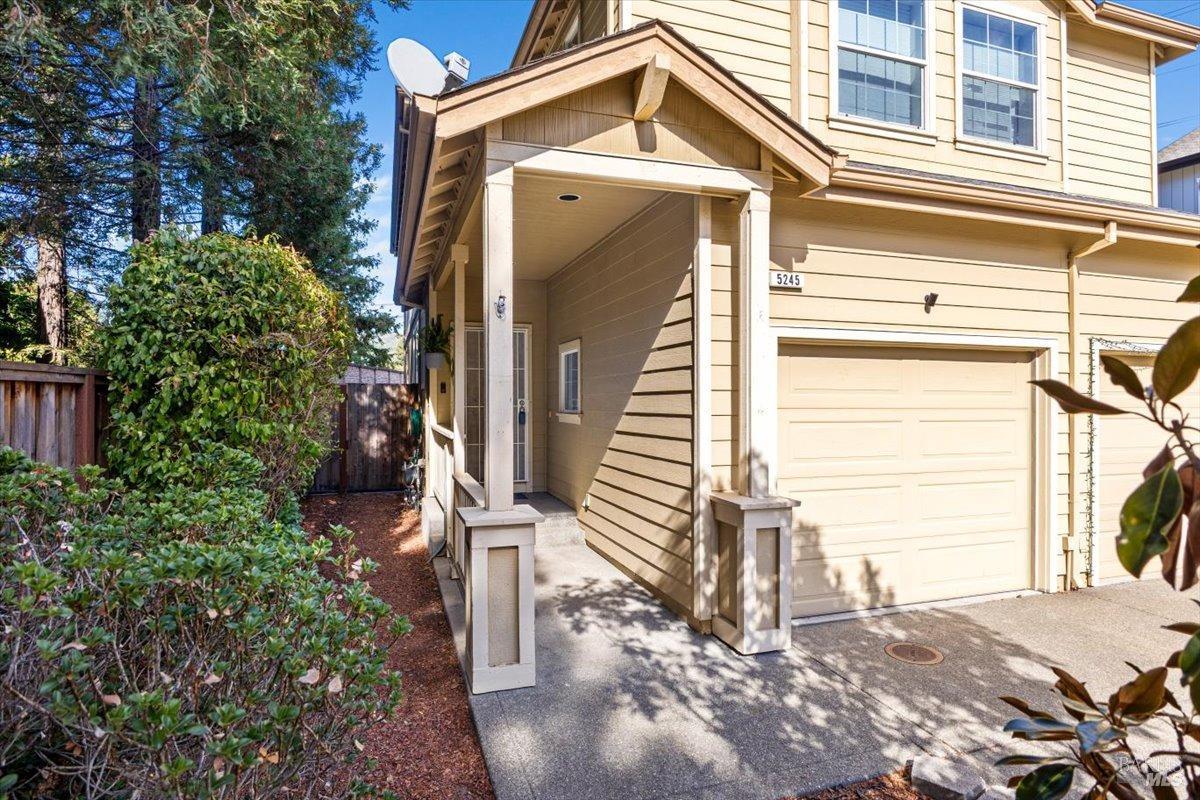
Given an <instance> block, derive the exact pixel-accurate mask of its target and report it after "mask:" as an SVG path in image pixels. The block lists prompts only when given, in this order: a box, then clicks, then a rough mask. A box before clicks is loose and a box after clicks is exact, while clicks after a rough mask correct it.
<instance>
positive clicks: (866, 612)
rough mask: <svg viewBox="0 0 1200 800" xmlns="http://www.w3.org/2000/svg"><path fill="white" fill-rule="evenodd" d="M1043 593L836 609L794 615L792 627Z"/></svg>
mask: <svg viewBox="0 0 1200 800" xmlns="http://www.w3.org/2000/svg"><path fill="white" fill-rule="evenodd" d="M1038 594H1043V592H1039V591H1038V590H1036V589H1018V590H1017V591H1015V592H994V593H992V594H973V595H971V596H969V597H954V598H951V599H949V600H931V601H929V602H926V603H909V604H908V605H902V606H880V607H879V608H864V609H862V610H861V611H837V612H834V613H833V614H817V615H816V616H813V617H796V618H795V619H793V620H792V627H794V628H802V627H808V626H809V625H825V624H827V623H830V622H846V621H847V620H855V619H872V618H874V617H890V616H891V615H892V614H907V613H909V612H912V611H933V610H937V609H940V608H961V607H962V606H975V605H979V604H980V603H990V602H992V601H993V600H1012V599H1013V598H1017V597H1032V596H1033V595H1038Z"/></svg>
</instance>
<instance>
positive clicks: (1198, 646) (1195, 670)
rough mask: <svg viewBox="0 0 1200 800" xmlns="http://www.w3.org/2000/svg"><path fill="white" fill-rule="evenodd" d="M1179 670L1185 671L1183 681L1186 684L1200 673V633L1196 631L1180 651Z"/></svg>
mask: <svg viewBox="0 0 1200 800" xmlns="http://www.w3.org/2000/svg"><path fill="white" fill-rule="evenodd" d="M1178 666H1179V671H1180V672H1182V673H1183V683H1184V684H1185V685H1186V684H1188V683H1191V682H1192V681H1193V680H1195V679H1196V676H1198V675H1200V633H1194V634H1192V636H1191V637H1190V638H1189V639H1188V642H1187V644H1185V645H1184V646H1183V649H1182V650H1180V651H1179V662H1178Z"/></svg>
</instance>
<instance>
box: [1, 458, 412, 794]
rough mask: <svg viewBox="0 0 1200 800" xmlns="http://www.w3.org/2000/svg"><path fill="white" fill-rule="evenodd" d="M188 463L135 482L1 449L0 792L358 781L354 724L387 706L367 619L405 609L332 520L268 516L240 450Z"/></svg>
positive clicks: (339, 786)
mask: <svg viewBox="0 0 1200 800" xmlns="http://www.w3.org/2000/svg"><path fill="white" fill-rule="evenodd" d="M199 462H200V463H204V464H206V465H207V470H206V472H205V475H206V480H205V481H204V483H205V485H203V486H198V487H197V486H186V487H183V486H176V487H171V488H167V489H165V490H163V491H161V492H159V493H146V492H142V491H132V490H128V489H127V488H126V487H125V486H124V485H123V483H122V482H121V481H120V480H118V479H111V478H105V477H103V476H102V475H101V473H100V472H99V470H98V469H97V468H94V467H84V468H82V469H81V470H80V471H79V473H78V475H77V476H73V475H72V474H71V473H69V472H67V471H64V470H61V469H58V468H55V467H50V466H47V465H42V464H35V463H33V462H31V461H30V460H29V459H28V458H26V457H25V456H24V455H22V454H19V453H17V452H16V451H13V450H9V449H7V448H5V449H0V625H2V626H3V629H4V631H5V635H4V637H3V643H2V644H0V795H5V796H15V797H49V798H68V797H70V798H74V797H88V798H91V797H113V796H116V797H186V798H234V797H255V798H269V797H314V798H315V797H344V796H347V795H351V794H355V793H359V792H360V791H361V790H362V789H363V787H362V786H361V785H358V784H356V782H355V781H354V780H353V774H352V768H351V767H350V766H349V763H350V762H351V761H353V760H354V759H356V758H358V757H359V755H360V750H361V748H362V745H361V744H360V741H359V740H358V737H361V735H362V731H363V729H364V728H365V727H366V726H367V725H370V724H371V723H373V722H374V721H376V720H378V719H380V718H381V717H382V716H383V715H386V714H388V713H390V712H391V711H392V710H393V709H394V708H395V707H396V705H397V703H398V702H399V700H400V686H399V676H398V674H397V673H395V672H394V671H392V670H390V669H389V668H388V667H387V664H386V656H387V647H388V645H389V644H390V641H387V642H384V641H382V640H380V638H378V637H379V632H380V631H381V630H383V629H385V628H386V629H387V635H386V636H383V637H382V639H387V640H391V638H392V637H395V636H400V635H402V634H403V633H405V632H406V631H407V629H408V622H407V620H406V619H405V618H403V617H394V616H393V615H392V614H391V610H390V609H389V607H388V606H387V604H386V603H384V602H383V601H382V600H380V599H379V598H377V597H375V596H374V595H372V594H371V592H370V590H369V588H368V586H367V585H366V584H365V583H364V582H362V580H361V576H363V575H365V574H367V573H369V572H370V571H371V570H372V569H373V568H374V565H373V564H372V563H371V562H370V561H369V560H367V559H365V558H361V557H360V556H359V555H358V553H357V552H356V550H355V548H354V546H353V543H352V542H351V541H349V537H350V533H349V531H347V530H345V529H344V528H333V529H331V532H332V535H333V537H334V539H339V540H341V541H339V542H338V543H337V544H336V546H335V543H334V542H332V541H330V540H329V539H327V538H323V537H316V538H311V537H309V536H307V535H306V534H305V533H304V531H303V530H301V529H300V528H299V527H298V526H296V525H295V524H294V523H293V522H289V521H283V520H281V519H279V518H278V517H274V518H272V516H271V515H270V514H268V509H269V498H268V495H267V493H265V492H263V491H260V490H258V489H255V488H248V484H253V483H255V482H256V481H257V480H259V479H260V476H259V475H258V474H256V473H255V470H254V469H253V466H254V465H253V462H252V460H251V461H248V460H247V459H246V457H245V455H244V454H241V453H238V452H236V451H230V450H227V449H222V448H220V447H217V446H209V447H207V448H205V449H204V450H203V451H202V453H201V454H200V457H199ZM222 465H224V466H225V467H226V469H225V470H224V471H223V470H222V469H221V467H222ZM222 474H225V475H227V476H230V477H232V478H233V485H229V482H228V481H222V480H221V475H222Z"/></svg>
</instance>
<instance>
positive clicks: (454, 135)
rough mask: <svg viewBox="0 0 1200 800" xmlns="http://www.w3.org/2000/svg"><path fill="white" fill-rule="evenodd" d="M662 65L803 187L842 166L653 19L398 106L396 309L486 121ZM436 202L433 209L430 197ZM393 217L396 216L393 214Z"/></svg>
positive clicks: (447, 214) (454, 199)
mask: <svg viewBox="0 0 1200 800" xmlns="http://www.w3.org/2000/svg"><path fill="white" fill-rule="evenodd" d="M656 59H657V61H656V62H655V63H659V64H662V65H665V67H666V69H667V70H668V71H669V73H670V77H671V79H672V80H675V81H677V82H678V83H679V84H681V85H682V86H684V87H685V88H687V89H688V90H690V91H691V92H692V93H693V94H695V95H696V96H697V97H699V98H700V99H701V100H703V101H704V102H707V103H708V104H709V105H710V106H712V107H713V108H714V109H716V110H717V111H719V112H720V113H721V114H723V115H724V116H725V117H726V118H728V119H729V120H731V121H732V122H734V123H735V124H736V125H737V126H738V127H740V128H741V129H742V130H744V131H745V132H746V133H747V134H748V135H750V136H752V137H754V138H755V139H757V140H758V141H759V142H760V143H761V144H762V145H763V146H765V147H766V148H767V149H768V150H770V151H771V152H772V153H773V154H774V156H775V163H776V167H777V168H778V169H780V170H782V171H783V172H784V173H785V174H790V175H791V176H792V177H793V178H794V179H796V180H799V181H801V183H804V184H807V186H808V188H809V189H811V188H814V187H817V186H825V185H827V184H828V183H829V178H830V176H831V174H832V173H833V170H834V169H835V167H836V166H837V165H839V164H841V163H842V162H843V161H844V158H842V157H841V156H840V155H839V154H838V152H837V151H836V150H834V149H833V148H831V147H829V146H827V145H825V144H824V143H823V142H821V141H820V140H819V139H817V138H816V137H815V136H813V135H812V134H811V133H809V132H808V131H807V130H805V129H804V128H803V127H802V126H801V125H800V123H799V122H797V121H796V120H795V119H793V118H791V117H790V116H788V115H787V114H785V113H784V112H783V111H781V110H780V109H779V108H778V107H776V106H775V105H774V104H773V103H771V102H770V101H769V100H767V99H766V98H764V97H763V96H762V95H760V94H758V93H757V92H755V91H754V90H752V89H750V88H749V87H747V86H746V85H745V84H744V83H742V82H741V81H740V80H739V79H738V78H737V77H735V76H734V75H733V73H731V72H730V71H729V70H727V69H725V68H724V67H722V66H721V65H720V64H718V63H717V61H716V60H715V59H713V58H712V57H711V56H709V55H708V54H707V53H705V52H704V51H703V50H701V49H700V48H698V47H696V46H695V45H693V44H692V43H691V42H689V41H688V40H687V39H685V38H684V37H682V36H680V35H679V34H678V33H676V32H675V30H674V29H672V28H671V26H670V25H667V24H666V23H663V22H660V21H657V20H652V21H649V22H646V23H643V24H641V25H638V26H636V27H634V28H630V29H629V30H627V31H623V32H621V33H618V34H613V35H611V36H607V37H604V38H601V39H594V40H592V41H590V42H587V43H585V44H583V45H580V46H578V47H574V48H571V49H569V50H563V51H561V52H558V53H555V54H554V55H552V56H549V57H547V58H544V59H541V60H540V61H536V62H534V63H532V64H528V65H525V66H522V67H518V68H516V69H511V70H509V71H507V72H502V73H500V74H499V75H495V76H492V77H490V78H486V79H484V80H481V81H479V82H477V83H472V84H468V85H466V86H463V87H460V88H458V89H455V90H453V91H449V92H444V93H442V94H441V95H439V96H437V97H436V98H433V97H423V96H421V95H416V96H414V97H412V98H407V97H406V98H403V100H404V103H403V104H402V110H403V119H402V120H398V128H403V129H404V131H405V132H406V136H405V141H404V142H400V141H398V142H397V154H398V155H400V154H401V153H403V155H404V158H405V163H404V164H403V166H400V167H397V169H396V170H395V174H397V175H398V176H402V177H403V184H404V185H403V186H401V187H397V192H398V193H397V195H396V199H397V200H398V201H399V202H398V204H397V207H396V208H394V209H393V221H394V231H395V236H394V238H393V252H395V253H396V254H397V256H398V263H397V275H396V292H395V299H396V302H398V303H399V302H403V300H404V299H407V294H408V288H409V287H410V286H411V284H412V282H413V280H414V279H415V278H418V277H419V276H420V275H421V274H424V272H426V271H428V270H429V269H431V267H432V266H433V265H436V264H437V263H438V261H439V256H440V254H441V253H442V251H443V249H444V247H445V246H446V245H445V243H446V242H447V241H449V240H450V239H452V238H453V234H454V225H455V223H456V221H457V220H458V219H459V218H460V217H461V211H462V210H463V209H462V208H461V205H462V200H463V198H465V197H467V196H468V195H469V194H470V192H468V190H467V183H468V182H469V181H470V180H471V179H472V176H473V175H474V173H475V172H476V171H477V170H476V167H477V162H478V158H479V152H480V150H481V149H482V148H480V147H478V144H479V143H480V141H481V138H480V133H481V131H482V130H483V129H484V128H486V127H487V125H489V124H490V123H492V122H496V121H499V120H502V119H504V118H505V117H507V116H511V115H512V114H514V113H516V112H517V111H521V110H525V109H528V108H533V107H536V106H539V105H543V104H545V103H548V102H551V101H553V100H555V99H557V98H560V97H563V96H565V95H568V94H572V93H575V92H578V91H580V90H582V89H585V88H588V87H590V86H594V85H596V84H599V83H602V82H604V81H608V80H611V79H613V78H615V77H618V76H621V75H626V74H629V73H633V72H636V71H638V70H642V69H646V68H647V65H648V64H649V63H651V61H652V60H656ZM432 194H436V195H437V196H438V198H439V200H438V202H437V204H435V205H434V206H433V207H432V208H430V207H427V205H426V203H427V201H428V199H429V197H430V195H432ZM397 211H398V212H399V213H398V214H397Z"/></svg>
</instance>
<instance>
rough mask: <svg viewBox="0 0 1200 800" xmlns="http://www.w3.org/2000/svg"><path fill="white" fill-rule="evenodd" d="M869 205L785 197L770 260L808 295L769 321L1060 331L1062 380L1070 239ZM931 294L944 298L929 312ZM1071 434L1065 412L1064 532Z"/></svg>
mask: <svg viewBox="0 0 1200 800" xmlns="http://www.w3.org/2000/svg"><path fill="white" fill-rule="evenodd" d="M863 213H864V212H861V211H855V210H850V209H846V208H837V209H830V208H828V207H822V206H821V204H820V203H818V202H816V201H785V200H781V199H780V200H776V202H775V203H774V206H773V208H772V226H771V262H772V268H774V269H784V270H796V271H799V272H802V273H803V274H804V277H805V285H804V289H803V290H802V291H800V292H793V291H787V292H785V291H773V292H772V294H771V321H772V324H776V325H780V324H786V325H799V326H803V327H809V328H837V329H857V330H862V329H875V330H897V331H905V332H929V333H946V334H974V335H981V334H986V335H996V336H1016V337H1027V338H1035V337H1036V338H1049V339H1055V340H1057V342H1058V348H1059V353H1060V357H1059V359H1058V368H1059V374H1058V375H1057V376H1056V377H1058V378H1059V379H1060V380H1066V379H1067V378H1068V373H1067V359H1066V357H1065V353H1066V349H1067V338H1068V337H1067V332H1068V310H1067V299H1068V295H1067V291H1068V287H1067V274H1066V269H1065V257H1066V253H1065V250H1064V249H1063V248H1061V247H1060V246H1056V243H1055V242H1053V241H1051V240H1049V239H1046V240H1044V241H1039V240H1038V234H1034V235H1032V236H1027V237H1025V238H1024V240H1020V239H1016V238H1014V237H1011V236H1008V237H1005V235H1004V233H1003V232H1000V231H997V230H996V229H995V228H994V227H993V228H991V229H990V230H989V228H988V227H987V226H982V225H974V224H972V223H968V222H958V223H956V226H955V227H954V230H953V232H951V231H949V230H948V229H947V228H946V226H945V225H944V223H943V222H941V221H938V220H932V219H930V218H928V217H924V218H923V217H921V216H919V215H916V214H906V213H888V212H879V211H875V212H872V213H871V217H872V218H871V220H869V221H868V220H867V219H860V217H861V215H862V214H863ZM930 292H934V293H937V294H938V301H937V304H936V305H935V306H934V308H932V309H931V310H930V312H929V313H926V311H925V304H924V297H925V295H926V294H928V293H930ZM714 360H715V359H714ZM1056 413H1057V412H1056ZM1066 431H1067V426H1066V422H1065V418H1061V415H1060V420H1059V424H1058V439H1057V441H1056V442H1055V445H1054V452H1055V454H1056V458H1055V464H1054V465H1053V468H1054V469H1055V471H1056V473H1057V476H1058V479H1057V493H1058V498H1057V508H1058V512H1059V518H1058V520H1057V525H1058V529H1059V530H1061V531H1063V532H1065V531H1066V530H1067V514H1068V501H1069V495H1068V491H1067V487H1068V483H1067V479H1068V474H1069V469H1068V461H1067V454H1068V452H1069V446H1068V440H1067V433H1066ZM1061 568H1062V567H1061V564H1060V565H1059V569H1060V572H1061Z"/></svg>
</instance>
